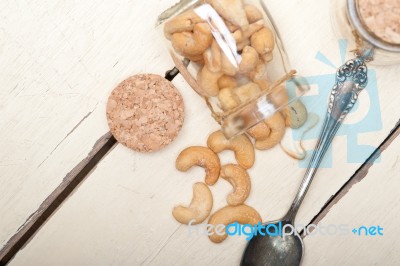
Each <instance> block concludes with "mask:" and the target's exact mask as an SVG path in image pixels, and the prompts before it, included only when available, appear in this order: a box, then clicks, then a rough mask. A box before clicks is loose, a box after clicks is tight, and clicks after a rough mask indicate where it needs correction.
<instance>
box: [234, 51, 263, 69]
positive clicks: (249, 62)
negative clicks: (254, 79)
mask: <svg viewBox="0 0 400 266" xmlns="http://www.w3.org/2000/svg"><path fill="white" fill-rule="evenodd" d="M259 59H260V58H259V56H258V53H257V51H256V49H254V48H253V47H251V46H246V47H244V48H243V51H242V61H240V64H239V72H241V73H247V72H251V71H253V70H254V69H255V68H256V66H257V64H258V61H259Z"/></svg>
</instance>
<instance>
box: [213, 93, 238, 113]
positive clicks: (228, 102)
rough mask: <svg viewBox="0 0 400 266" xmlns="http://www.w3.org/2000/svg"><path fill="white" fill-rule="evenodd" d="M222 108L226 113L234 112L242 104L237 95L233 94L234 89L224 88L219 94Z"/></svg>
mask: <svg viewBox="0 0 400 266" xmlns="http://www.w3.org/2000/svg"><path fill="white" fill-rule="evenodd" d="M218 99H219V102H220V103H221V108H222V109H223V110H225V111H229V110H232V109H233V108H235V107H237V106H238V105H239V104H240V100H239V98H238V97H237V95H236V94H235V93H234V92H233V89H232V88H223V89H221V90H220V91H219V94H218Z"/></svg>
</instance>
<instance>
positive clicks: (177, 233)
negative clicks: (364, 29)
mask: <svg viewBox="0 0 400 266" xmlns="http://www.w3.org/2000/svg"><path fill="white" fill-rule="evenodd" d="M131 2H133V1H131ZM173 2H174V1H163V2H162V3H161V2H158V1H157V2H156V1H147V2H140V4H139V2H137V3H136V4H135V3H127V2H120V1H117V2H115V1H105V2H102V4H103V5H106V7H103V8H102V9H101V10H100V11H99V10H97V9H96V8H94V7H93V6H95V5H94V3H89V2H85V3H80V4H79V5H80V6H79V8H77V9H76V12H78V13H79V14H81V12H83V11H82V9H84V10H86V13H88V14H87V15H90V17H92V19H97V20H100V21H101V23H100V22H99V24H98V25H99V26H98V27H99V28H98V29H97V30H98V35H96V38H95V39H94V40H93V42H95V43H96V47H98V48H97V49H99V50H97V52H94V51H92V52H90V58H91V60H92V61H91V62H90V65H87V66H86V67H87V69H88V71H94V72H95V73H96V74H95V77H96V78H98V77H97V76H96V75H99V76H101V77H102V80H101V81H102V83H95V85H96V84H101V88H102V90H101V89H98V90H97V88H96V89H93V88H92V87H91V88H90V89H87V88H86V86H85V91H86V90H92V91H91V95H92V97H94V98H95V99H98V101H97V102H98V106H97V108H96V111H95V112H94V113H96V116H97V117H96V119H94V118H92V117H93V116H94V115H91V116H90V117H89V118H88V119H86V120H87V122H86V121H85V123H89V121H92V120H91V119H93V122H92V123H91V124H88V125H87V127H85V130H84V131H83V133H79V134H78V132H77V130H75V131H74V134H71V135H74V136H76V139H79V140H80V141H81V142H85V141H88V140H94V139H96V138H98V137H99V136H101V135H102V134H100V133H103V132H100V133H99V131H101V130H105V128H106V124H105V114H104V108H105V101H106V95H107V93H108V92H109V90H110V89H111V88H112V87H113V86H114V85H115V84H116V83H118V81H120V80H122V79H123V78H124V77H125V76H127V75H129V74H131V73H135V72H144V71H148V72H156V73H162V72H163V71H164V70H166V69H164V67H166V65H168V64H169V62H170V61H169V59H167V58H166V55H165V54H163V53H162V52H160V51H158V50H157V51H151V52H149V51H148V49H151V48H148V47H149V45H150V44H149V42H148V41H146V40H152V41H153V42H155V40H156V34H155V33H154V32H153V30H152V29H151V30H150V26H149V25H147V24H146V23H147V22H149V21H150V22H151V26H152V22H153V18H155V17H156V13H158V12H159V10H161V9H162V8H160V6H163V7H166V6H168V5H170V4H172V3H173ZM65 3H70V2H67V1H66V2H65ZM267 3H268V6H269V7H270V9H271V13H272V14H273V16H274V18H275V20H276V23H277V25H278V27H279V30H280V32H281V35H282V39H283V41H284V43H285V46H286V49H287V52H288V54H289V56H290V58H291V62H292V66H293V67H294V68H296V69H298V70H299V71H300V72H301V73H302V74H303V75H305V76H307V75H318V74H331V73H332V71H333V70H332V69H331V68H329V67H328V66H325V65H323V64H322V63H320V62H318V61H316V60H315V59H314V56H315V54H316V53H317V51H322V52H323V53H324V54H326V55H327V56H328V57H329V58H332V60H336V61H335V62H334V63H335V64H337V65H340V59H339V58H340V56H339V51H338V49H337V41H336V37H335V36H334V35H333V33H332V32H331V25H330V19H329V15H330V14H329V1H317V0H306V1H296V2H292V3H290V4H289V3H288V4H282V2H281V1H277V0H268V1H267ZM145 5H147V7H145ZM115 6H118V8H117V7H115ZM150 7H153V9H151V8H150ZM32 8H33V9H36V8H40V5H39V7H36V5H35V6H34V5H32ZM119 9H120V12H122V13H123V14H124V16H123V17H122V19H120V21H122V22H119V21H118V19H117V18H118V14H117V13H116V14H114V12H116V11H115V10H119ZM154 10H157V12H156V11H154ZM57 11H58V12H60V9H57ZM62 12H64V11H62ZM47 13H49V14H48V15H49V16H50V14H51V16H53V13H52V12H47ZM125 13H126V14H125ZM134 14H136V16H135V15H134ZM54 16H56V17H58V15H54ZM66 17H68V16H66ZM82 19H87V18H86V17H84V18H82ZM92 19H88V21H87V23H89V25H92ZM144 21H145V22H144ZM316 21H318V23H316ZM150 22H149V23H150ZM300 22H301V23H300ZM120 23H123V25H125V28H124V27H122V28H121V25H120ZM66 24H67V25H65V27H67V26H71V24H68V23H67V22H66ZM72 25H74V26H71V27H72V28H70V29H69V30H70V32H74V29H75V28H76V30H78V31H79V30H80V29H81V28H82V27H80V26H79V24H72ZM146 25H147V26H146ZM107 26H108V27H109V28H108V31H110V32H114V34H117V35H118V36H121V35H122V34H123V33H125V32H126V31H129V32H131V31H135V30H136V29H138V28H141V27H148V28H146V29H148V30H147V31H145V30H144V31H142V32H141V33H140V34H139V35H136V38H134V37H130V36H129V35H127V36H124V37H123V38H122V37H121V38H122V39H123V40H124V41H127V40H126V39H125V38H128V40H129V42H128V41H127V42H128V43H125V44H124V45H122V44H120V45H121V46H123V47H124V48H123V49H124V50H121V49H122V47H118V46H115V45H116V44H115V43H114V42H111V43H110V42H109V38H107V37H104V36H103V35H102V34H100V33H104V32H103V31H102V29H103V28H102V27H107ZM81 35H82V36H81V37H79V38H87V37H88V36H86V34H85V32H84V33H82V34H81ZM89 35H90V34H89ZM139 36H140V37H139ZM76 38H78V37H76ZM98 38H99V40H98ZM98 41H101V42H102V43H101V44H98V43H97V42H98ZM37 42H44V41H40V40H38V41H37ZM76 42H77V44H80V42H79V39H77V40H76ZM150 43H151V42H150ZM139 44H140V45H139ZM104 46H106V47H108V48H107V51H103V50H102V49H105V48H104ZM130 47H132V49H128V48H130ZM135 47H136V49H137V50H135V49H134V48H135ZM152 49H154V50H155V49H156V46H154V47H153V48H152ZM160 49H161V48H160ZM128 50H129V53H128ZM299 51H301V53H299ZM99 52H102V54H101V55H99V54H98V53H99ZM108 53H117V54H118V59H119V60H123V61H124V62H125V63H124V65H122V66H121V65H120V69H119V71H116V72H112V68H111V66H112V65H110V66H109V68H107V67H105V66H104V64H105V63H104V61H102V59H104V58H103V57H104V56H107V54H108ZM127 53H128V54H127ZM139 55H140V57H139ZM81 56H82V55H81ZM127 57H128V59H127ZM110 61H111V60H110ZM120 62H121V61H120ZM119 64H120V63H119ZM119 64H118V65H119ZM118 65H117V66H118ZM117 66H116V67H117ZM376 71H377V76H378V87H379V99H380V104H381V112H382V121H383V129H382V130H381V131H378V132H374V133H370V134H361V135H360V136H359V139H358V141H359V143H362V144H368V145H372V146H377V145H379V144H380V143H381V142H382V141H383V139H384V138H385V137H386V136H387V135H388V134H389V132H390V130H391V129H392V128H393V126H394V125H395V123H396V122H397V120H398V119H399V117H400V106H399V105H398V102H399V100H400V95H399V94H398V93H396V91H397V89H396V85H397V82H396V80H397V76H396V74H397V73H399V71H400V67H398V66H397V67H385V68H383V67H381V68H376ZM15 80H17V79H15ZM78 80H79V79H76V80H75V79H74V81H75V82H76V83H78V84H80V82H78ZM174 83H175V84H176V86H177V87H178V88H179V89H180V90H181V92H182V94H183V96H184V100H185V103H186V108H187V110H186V111H187V114H186V122H185V124H184V127H183V130H182V132H181V134H180V135H179V137H178V139H177V140H176V141H175V142H174V143H172V144H171V145H170V146H169V147H167V148H166V149H164V150H162V151H160V152H159V153H154V154H139V153H135V152H133V151H131V150H128V149H126V148H125V147H123V146H121V145H118V146H117V147H116V148H115V149H114V150H113V151H112V152H111V153H110V154H109V155H108V156H107V157H106V158H105V159H104V161H102V162H101V163H100V164H99V165H98V166H97V168H96V170H95V171H94V172H93V173H92V174H91V175H90V176H89V177H88V179H87V180H85V182H84V184H82V185H81V186H80V187H79V189H78V190H77V191H76V193H75V194H74V195H73V196H72V197H71V198H70V199H68V201H67V202H65V203H64V204H63V206H62V207H61V208H60V210H58V212H57V213H56V214H54V216H53V217H52V218H51V219H50V220H49V221H48V222H47V224H46V225H45V226H44V227H43V228H42V229H41V230H40V231H39V232H38V234H37V235H36V236H35V237H34V239H33V240H32V241H31V242H30V243H29V244H28V245H27V246H26V247H25V248H24V249H23V250H22V251H21V252H20V253H19V254H18V255H17V256H16V258H15V259H14V260H13V261H12V263H11V264H14V265H21V264H23V263H28V262H29V263H30V264H33V265H41V264H42V265H43V264H46V265H51V264H57V265H72V264H73V265H85V264H100V265H109V264H125V265H136V264H152V265H171V264H178V265H187V264H192V265H193V264H196V265H204V264H211V265H217V264H219V265H231V264H233V263H237V262H238V260H239V258H240V256H241V253H242V250H243V247H244V245H245V243H246V241H245V240H244V239H240V238H232V239H228V240H227V241H225V242H224V243H222V244H220V245H214V244H212V243H211V242H210V241H209V240H208V238H207V237H205V236H194V235H191V236H189V235H188V230H187V228H186V227H185V226H181V225H179V224H178V223H177V222H176V221H175V220H173V218H172V216H171V208H172V207H173V206H174V205H175V204H177V203H188V202H189V201H190V197H191V193H192V192H191V187H192V184H193V183H194V182H196V181H199V180H202V177H203V171H202V170H201V169H193V170H191V171H190V172H188V173H180V172H178V171H176V170H175V169H174V161H175V158H176V156H177V154H178V153H179V152H180V151H181V150H182V149H183V148H185V147H187V146H190V145H204V144H205V141H206V138H207V135H208V134H209V133H210V132H212V130H215V129H217V128H218V127H217V125H216V124H215V123H214V122H213V120H212V119H211V117H210V116H209V112H208V110H206V108H205V105H204V103H203V102H202V101H201V100H200V99H199V97H198V96H197V95H196V94H195V93H194V92H193V91H191V90H190V88H188V86H187V85H186V83H185V82H184V81H183V80H182V78H181V77H179V78H177V79H176V80H175V81H174ZM320 89H325V90H330V89H331V84H327V85H326V87H324V88H320ZM81 90H84V88H82V87H80V91H81ZM85 93H86V92H85ZM62 99H63V98H62ZM79 99H81V97H79ZM95 104H96V103H95ZM75 107H76V108H78V107H80V104H79V103H77V104H76V105H75ZM368 107H369V106H368V101H367V96H366V94H365V93H364V94H362V95H361V97H360V108H359V110H360V112H362V111H363V110H365V109H368ZM57 108H61V107H57ZM68 110H69V113H64V112H62V111H60V115H65V116H67V115H68V116H74V115H75V112H76V111H71V110H70V109H68ZM15 112H17V111H15ZM82 112H83V111H82ZM30 113H31V112H30ZM83 113H84V112H83ZM33 115H34V114H33V113H32V116H33ZM84 115H85V113H84V114H83V115H80V116H78V117H80V118H82V117H84ZM8 119H10V120H11V119H12V118H8ZM55 120H56V121H59V120H58V119H55ZM78 121H79V120H78ZM53 122H54V121H47V122H46V125H47V127H43V128H42V129H41V130H43V135H40V136H43V140H42V141H43V142H42V144H43V145H44V144H45V145H48V144H46V143H47V142H48V141H49V139H48V138H44V136H47V135H48V132H49V131H50V129H48V127H49V126H53V124H52V123H53ZM59 123H61V122H59ZM63 124H64V123H61V125H63ZM72 124H73V123H72ZM82 124H84V123H82ZM25 125H30V124H28V123H27V122H26V123H25ZM58 127H60V126H59V125H58ZM79 128H81V126H79V127H78V129H79ZM20 130H21V131H22V129H20ZM58 131H60V129H58ZM66 131H67V132H68V130H66ZM18 132H20V131H17V130H15V131H13V132H11V133H9V134H12V136H13V137H14V139H15V141H22V140H21V139H20V137H18V134H21V133H18ZM55 135H57V131H55V132H54V134H52V137H53V136H55ZM60 136H61V137H60V138H61V139H62V137H64V136H65V134H64V135H63V134H61V133H60ZM8 138H10V136H8ZM68 138H69V137H68ZM76 139H74V140H75V141H76ZM44 140H46V141H44ZM346 141H347V140H346V138H345V137H338V138H337V139H335V142H334V146H333V152H334V154H335V156H334V161H333V168H328V169H321V170H320V172H319V174H318V176H317V178H316V179H315V181H314V182H315V183H314V184H313V186H312V188H311V190H310V192H309V194H308V195H307V198H306V200H305V202H304V205H303V206H302V208H301V210H300V212H299V216H298V222H299V223H307V222H309V221H310V220H311V219H312V218H313V217H314V215H316V214H317V213H318V211H319V210H320V209H321V207H322V206H323V205H324V203H325V202H326V201H327V200H328V199H329V197H330V196H331V195H332V194H334V193H335V192H336V191H337V190H338V189H339V188H340V187H341V186H342V185H343V183H344V182H346V181H347V180H348V178H349V177H350V176H351V175H352V174H353V173H354V171H355V170H356V169H357V168H358V167H359V165H360V164H349V163H347V160H346V156H347V155H346V153H347V149H346ZM93 142H94V141H92V142H91V143H90V142H89V144H92V143H93ZM6 144H7V145H10V144H9V143H4V145H6ZM55 144H57V141H55ZM306 144H307V146H309V147H312V146H313V142H312V141H310V142H308V143H306ZM61 146H63V147H65V150H59V149H60V148H58V150H59V153H58V156H57V157H55V159H54V160H55V162H58V164H54V163H53V164H51V165H49V166H48V167H46V171H48V173H47V172H46V174H45V175H42V174H41V173H39V172H38V171H33V170H32V169H25V168H26V167H22V166H17V167H15V168H13V169H14V170H15V169H16V170H18V171H25V172H23V173H25V175H26V176H27V175H28V174H29V178H31V177H32V176H33V177H35V176H40V177H42V178H46V180H47V182H46V181H43V182H44V185H43V184H42V185H41V186H40V187H37V188H36V189H35V188H34V187H33V188H32V187H29V188H26V189H25V190H23V192H21V194H19V195H18V197H17V196H14V194H15V193H16V192H15V191H17V188H19V187H18V184H21V183H22V182H25V180H24V178H23V177H20V181H13V180H12V179H11V178H10V176H9V175H10V174H9V173H8V172H7V176H8V178H7V179H6V180H7V182H9V183H10V184H11V185H12V186H11V187H12V188H14V190H11V191H14V192H13V193H14V194H10V197H11V195H12V196H14V197H16V198H15V200H16V201H17V200H21V198H22V196H21V195H26V194H27V193H30V194H29V197H28V196H26V199H27V200H26V201H27V202H24V203H23V204H21V205H23V206H22V207H21V206H17V208H16V207H14V208H12V206H13V205H6V204H5V203H4V204H3V205H4V206H6V207H7V206H8V208H10V209H11V208H12V211H21V208H26V207H25V206H26V205H32V206H30V207H29V208H26V210H29V211H25V212H22V211H21V213H20V214H19V215H20V216H22V218H20V221H21V222H23V221H24V219H26V217H27V216H28V215H29V213H30V212H31V210H32V209H33V210H34V209H35V208H34V205H35V204H32V203H31V201H32V200H31V199H30V198H31V197H33V198H34V199H36V202H37V203H40V200H42V198H43V197H41V196H38V195H39V194H41V195H46V193H47V194H48V192H49V191H50V190H51V188H52V187H54V185H55V184H57V181H56V180H54V179H55V178H56V177H59V178H62V176H63V175H62V174H58V173H60V172H61V173H62V171H61V170H62V169H63V168H61V167H60V164H61V162H64V161H65V160H67V159H68V158H72V159H75V160H76V161H79V159H77V157H79V153H81V157H83V156H84V155H85V154H86V153H87V151H86V150H84V148H85V146H82V143H75V142H74V141H73V140H72V139H71V142H68V143H67V142H65V141H64V143H63V144H62V145H60V147H61ZM89 146H90V145H89ZM77 147H79V149H78V148H77ZM7 148H8V149H11V147H9V146H7ZM52 148H54V147H53V146H51V145H50V146H49V148H48V149H49V150H50V151H51V150H52ZM82 150H84V151H82ZM33 151H35V149H33V148H32V153H33ZM23 154H25V153H23ZM53 155H54V153H53ZM20 156H22V155H20ZM33 156H34V155H31V157H28V159H27V160H28V162H29V163H32V160H33V159H32V157H33ZM40 156H44V155H42V153H40ZM368 156H369V155H368V154H365V158H366V157H368ZM72 159H71V160H72ZM232 160H233V156H232V155H231V154H230V153H228V152H227V153H225V154H224V162H227V161H232ZM47 161H48V162H49V160H47ZM72 161H73V160H72ZM277 162H279V164H278V163H277ZM49 163H50V162H49ZM20 168H22V169H20ZM65 168H66V170H65V171H67V168H68V167H65ZM16 170H15V171H16ZM10 171H11V170H10ZM249 172H250V174H251V176H252V185H253V189H252V193H251V196H250V198H249V200H248V201H247V202H248V204H249V205H251V206H253V207H255V208H256V209H257V210H259V211H260V213H261V215H262V217H263V219H264V220H273V219H276V218H279V217H280V216H282V215H283V214H284V212H285V211H286V209H287V208H288V206H289V204H290V202H291V200H292V197H293V195H294V193H295V192H296V190H297V187H298V184H299V182H300V180H301V178H302V174H303V172H304V169H301V168H299V167H298V164H297V162H296V161H294V160H292V159H290V158H289V157H287V156H286V155H285V154H284V153H283V152H282V151H281V150H280V149H279V148H276V149H273V150H270V151H266V152H258V153H257V163H256V165H255V166H254V167H253V168H252V169H251V170H250V171H249ZM2 173H3V172H2ZM4 173H6V172H4ZM23 173H21V172H20V173H19V175H18V174H16V173H15V174H14V175H13V176H20V175H22V174H23ZM2 176H3V175H2ZM36 180H37V179H36ZM48 180H51V181H52V182H54V185H53V186H52V185H49V184H48V182H50V181H48ZM34 181H35V179H33V181H31V182H32V183H34ZM18 182H19V183H18ZM26 182H27V181H26ZM58 182H59V180H58ZM24 184H25V183H24ZM35 184H36V183H35ZM36 185H37V186H39V184H36ZM7 191H8V190H7ZM212 191H213V193H214V199H215V207H214V210H216V209H217V208H219V207H222V206H224V204H225V196H226V194H227V193H228V192H229V191H230V186H229V185H228V184H227V183H226V182H224V181H220V182H219V183H218V184H217V185H216V186H215V187H213V188H212ZM23 193H24V194H23ZM11 198H13V197H11ZM28 201H29V202H28ZM33 201H34V200H33ZM8 204H9V203H8ZM1 208H3V207H1ZM4 208H5V207H4ZM10 212H11V210H10ZM16 216H17V215H12V216H11V218H10V220H9V224H10V225H11V227H15V228H18V226H19V225H20V224H21V222H19V220H16V218H15V217H16ZM12 229H13V228H12ZM13 230H15V229H13ZM13 230H8V232H12V231H13ZM317 254H318V253H317ZM393 256H395V255H393Z"/></svg>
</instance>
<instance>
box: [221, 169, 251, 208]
mask: <svg viewBox="0 0 400 266" xmlns="http://www.w3.org/2000/svg"><path fill="white" fill-rule="evenodd" d="M221 177H222V178H223V179H225V180H227V181H228V182H229V183H231V185H232V186H233V192H232V193H231V194H229V195H228V198H227V202H228V204H229V205H232V206H236V205H240V204H243V202H244V201H245V200H246V199H247V197H248V196H249V194H250V187H251V184H250V177H249V174H248V173H247V171H246V170H245V169H243V168H242V167H240V166H239V165H235V164H227V165H224V166H222V168H221Z"/></svg>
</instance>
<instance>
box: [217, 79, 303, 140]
mask: <svg viewBox="0 0 400 266" xmlns="http://www.w3.org/2000/svg"><path fill="white" fill-rule="evenodd" d="M293 72H294V71H293ZM293 72H291V73H293ZM285 83H286V84H285ZM280 86H284V87H285V93H286V94H287V96H288V97H287V99H285V100H282V99H280V98H281V97H280V95H278V94H279V93H280V91H279V90H277V89H279V87H280ZM309 89H310V87H309V84H308V83H307V81H306V79H305V78H303V77H301V76H293V77H292V78H291V79H289V80H287V81H282V82H278V83H276V84H274V85H273V86H272V87H271V89H269V90H268V91H266V92H263V93H262V94H261V95H259V97H257V98H255V99H253V100H252V101H249V102H248V103H247V104H245V105H243V106H241V108H240V109H238V110H235V111H234V112H232V113H230V114H229V115H227V116H225V117H224V118H223V119H222V123H221V127H222V132H223V133H224V135H225V137H226V138H228V139H229V138H232V137H235V136H237V135H240V134H242V133H244V132H246V131H247V130H248V129H250V128H251V127H253V126H255V125H257V124H258V123H260V122H261V121H264V120H265V119H268V118H269V117H271V116H273V115H274V114H275V113H276V112H280V111H284V110H285V108H287V107H288V106H289V105H290V104H291V103H294V102H296V101H298V100H300V98H301V96H302V95H304V94H305V93H306V92H307V91H308V90H309Z"/></svg>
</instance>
